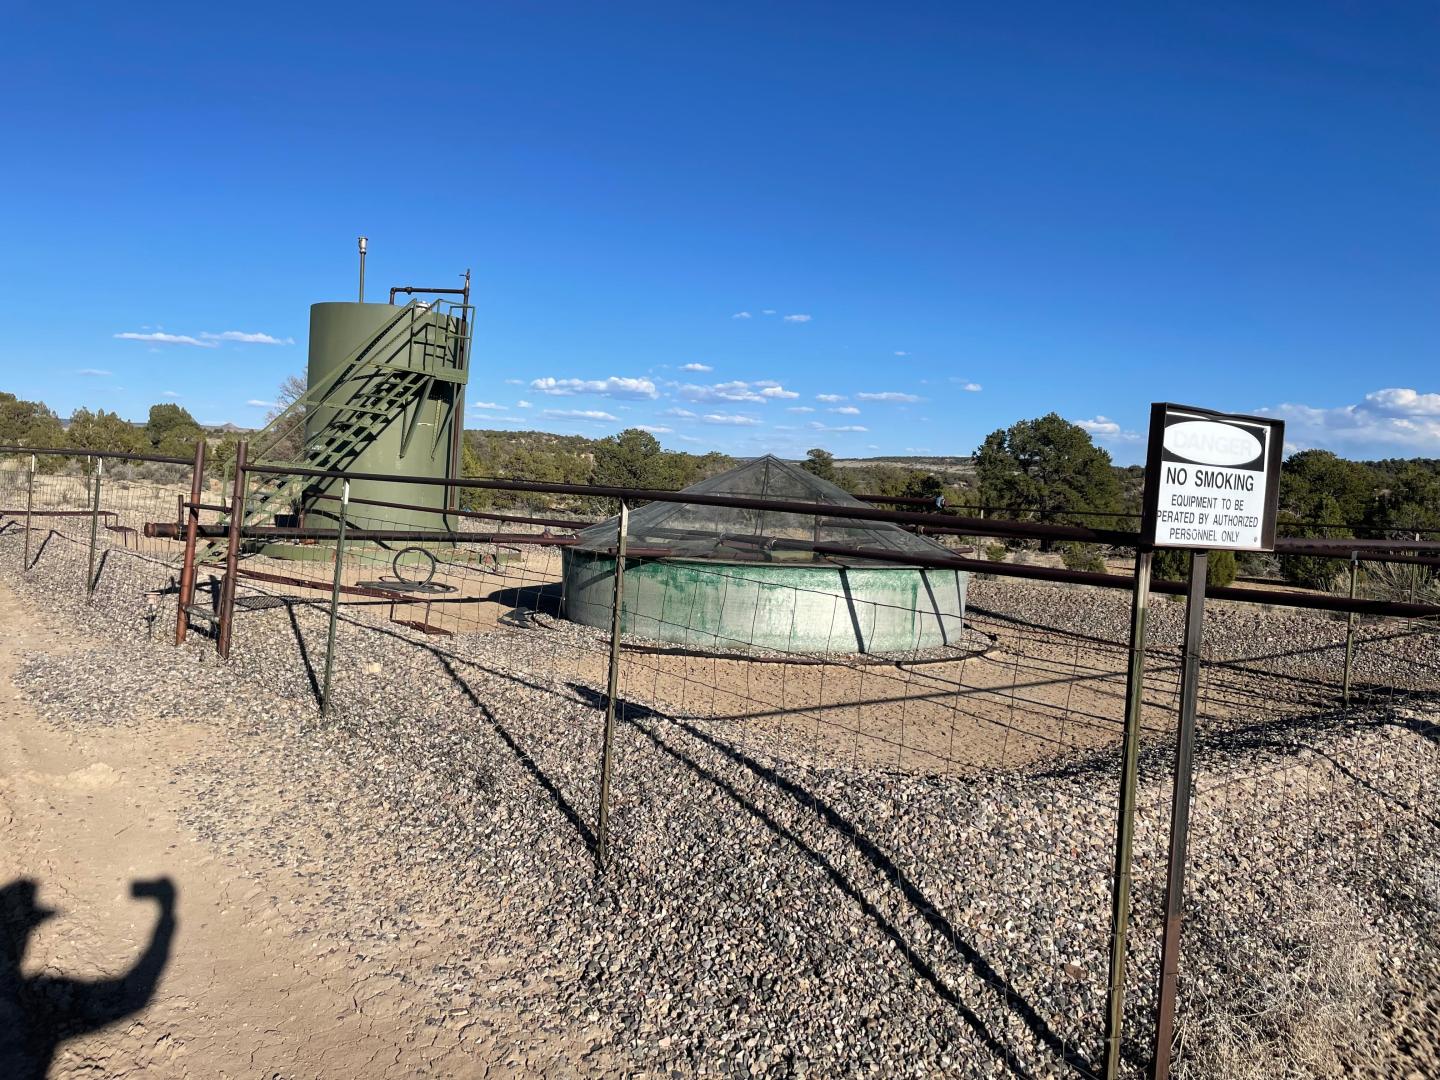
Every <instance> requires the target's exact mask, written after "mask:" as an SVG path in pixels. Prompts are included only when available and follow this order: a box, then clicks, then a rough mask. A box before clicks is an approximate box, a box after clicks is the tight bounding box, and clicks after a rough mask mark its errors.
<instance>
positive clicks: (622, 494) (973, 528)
mask: <svg viewBox="0 0 1440 1080" xmlns="http://www.w3.org/2000/svg"><path fill="white" fill-rule="evenodd" d="M247 468H248V471H250V472H254V473H264V474H266V475H273V476H311V477H315V478H317V479H321V480H378V481H381V482H385V481H393V480H403V482H404V483H407V484H430V485H434V486H440V487H445V486H449V487H458V488H479V489H482V490H486V491H519V492H532V493H534V494H541V495H583V496H589V497H591V498H601V499H622V500H625V501H627V502H631V503H634V502H673V503H689V504H692V505H695V506H730V507H734V508H736V509H738V510H768V511H772V512H774V513H780V514H804V515H807V516H812V517H824V518H837V519H852V520H859V521H888V522H891V523H892V524H895V525H921V526H924V527H925V528H926V529H928V530H930V531H933V532H937V533H938V532H944V533H953V534H956V535H962V534H966V533H980V534H982V535H989V536H1009V537H1012V538H1015V539H1038V540H1079V541H1083V542H1088V543H1096V544H1114V545H1116V546H1119V547H1133V546H1134V545H1135V544H1136V542H1137V539H1138V538H1137V536H1136V534H1135V533H1132V532H1124V531H1121V530H1116V529H1091V528H1087V527H1085V526H1081V525H1042V524H1038V523H1036V522H1030V521H1004V520H996V519H990V520H982V519H980V518H962V517H954V516H951V515H949V514H920V513H910V512H907V511H899V510H881V509H879V508H877V507H872V506H838V505H835V504H833V503H812V502H792V501H789V500H784V499H759V498H744V497H741V496H738V495H702V494H698V493H695V492H680V491H660V490H656V489H654V488H625V487H611V486H609V485H602V484H557V483H549V482H544V481H528V480H495V479H482V478H479V477H467V478H464V479H454V480H450V479H444V478H440V477H418V476H417V477H394V476H388V475H386V474H384V473H346V472H338V471H326V470H323V469H305V468H300V467H298V466H283V465H250V466H247ZM1436 549H1437V550H1440V544H1437V545H1436Z"/></svg>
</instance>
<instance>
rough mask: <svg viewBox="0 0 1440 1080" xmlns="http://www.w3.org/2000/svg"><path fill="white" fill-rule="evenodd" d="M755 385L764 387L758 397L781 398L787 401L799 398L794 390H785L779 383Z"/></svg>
mask: <svg viewBox="0 0 1440 1080" xmlns="http://www.w3.org/2000/svg"><path fill="white" fill-rule="evenodd" d="M755 385H756V386H760V387H764V389H762V390H761V391H760V396H761V397H765V398H781V399H784V400H789V399H791V398H797V397H799V396H800V395H799V394H797V393H796V392H795V391H794V390H786V389H785V388H784V387H783V386H781V385H780V384H779V383H769V384H766V383H756V384H755Z"/></svg>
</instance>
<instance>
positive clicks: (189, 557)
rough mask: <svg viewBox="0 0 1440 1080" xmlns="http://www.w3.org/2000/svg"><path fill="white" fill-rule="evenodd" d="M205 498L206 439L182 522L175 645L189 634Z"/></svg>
mask: <svg viewBox="0 0 1440 1080" xmlns="http://www.w3.org/2000/svg"><path fill="white" fill-rule="evenodd" d="M204 497H205V439H204V438H203V437H202V438H201V439H200V441H199V442H197V443H196V444H195V471H194V472H193V473H191V474H190V512H189V513H188V514H185V515H184V518H185V559H184V561H183V562H182V563H181V564H180V591H179V593H178V594H177V595H178V600H177V602H176V605H175V644H176V645H183V644H185V635H186V634H187V633H188V632H189V630H190V605H191V604H193V603H195V538H196V534H197V533H198V532H199V529H200V505H199V504H200V501H201V499H203V498H204Z"/></svg>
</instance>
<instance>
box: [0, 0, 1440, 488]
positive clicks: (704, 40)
mask: <svg viewBox="0 0 1440 1080" xmlns="http://www.w3.org/2000/svg"><path fill="white" fill-rule="evenodd" d="M108 7H109V10H108V11H105V10H102V11H101V12H99V13H98V14H97V13H95V12H85V13H84V14H79V13H77V11H75V10H67V9H65V7H64V6H62V5H25V6H24V7H20V6H18V5H16V6H13V7H12V9H11V10H10V11H8V12H7V14H6V16H5V24H6V32H5V34H4V35H3V40H0V88H3V90H4V100H5V102H6V108H5V110H4V115H3V119H0V125H3V128H4V135H5V139H4V145H5V146H6V147H8V148H9V150H10V154H8V155H7V157H8V161H7V163H6V164H5V166H4V167H3V168H0V198H3V205H4V207H5V215H4V218H5V228H4V230H3V234H0V236H3V244H4V254H3V256H0V286H3V289H4V295H5V296H6V298H7V299H8V301H9V307H10V311H11V330H10V332H9V333H7V334H6V335H5V337H4V339H3V340H0V389H6V390H9V391H11V392H14V393H18V394H20V395H21V396H22V397H32V398H33V397H38V398H42V399H44V400H45V401H47V402H48V403H50V404H51V405H52V406H53V407H54V408H56V409H57V411H60V412H61V413H68V412H69V411H70V410H72V409H73V408H75V407H77V406H81V405H89V406H92V407H93V406H104V407H107V408H114V409H116V410H118V411H119V412H120V413H121V414H122V415H126V416H129V417H137V418H140V417H143V416H144V414H145V411H146V409H147V408H148V406H149V405H150V404H152V403H153V402H156V401H162V400H175V401H179V402H181V403H182V404H184V405H185V406H186V407H187V408H189V409H190V410H191V411H192V412H193V413H194V414H195V415H196V417H197V418H199V419H200V420H202V421H205V422H222V421H227V420H228V421H234V422H237V423H241V424H253V423H255V422H257V421H258V420H259V419H260V417H261V416H262V415H263V413H264V411H265V406H264V405H263V403H264V402H266V401H268V400H270V399H272V398H273V397H274V394H275V388H276V386H277V385H278V383H279V382H280V381H281V379H283V378H284V376H286V375H287V374H289V373H291V372H298V371H302V370H303V368H304V358H305V338H306V332H307V319H308V306H309V304H310V303H312V302H315V301H319V300H332V299H349V298H351V296H352V294H353V291H354V287H355V284H354V281H355V250H354V249H355V237H356V236H357V235H359V234H361V233H364V234H366V235H368V236H369V237H370V241H371V256H370V261H369V273H368V278H369V285H370V295H371V298H375V297H376V295H377V294H380V293H381V291H382V290H383V289H384V288H385V287H387V286H388V285H391V284H401V283H408V282H416V283H420V284H446V283H452V282H458V280H459V278H458V275H459V274H460V272H462V271H463V270H464V269H465V267H466V266H470V267H472V268H473V270H474V273H475V287H476V300H477V304H478V325H477V338H476V345H475V353H474V359H475V364H474V369H475V370H474V375H473V378H472V383H471V390H470V392H469V398H470V401H471V402H472V403H473V404H474V406H475V407H473V408H471V410H470V418H469V423H470V425H471V426H482V425H483V426H494V427H506V426H508V427H520V426H524V427H539V428H546V429H549V430H554V431H564V432H581V433H585V434H591V435H598V434H606V433H609V432H612V431H615V430H618V429H619V428H621V427H626V426H636V425H647V426H649V427H651V428H653V429H655V430H656V432H657V436H658V437H659V438H660V439H661V441H662V442H663V443H665V444H666V445H668V446H671V447H674V448H677V449H710V448H718V449H723V450H727V451H732V452H737V453H752V452H758V451H762V450H774V451H776V452H780V453H787V454H798V453H803V451H804V450H805V449H806V448H808V447H810V446H816V445H822V446H826V447H828V448H830V449H831V450H833V451H834V452H836V453H837V454H842V455H867V454H875V453H882V452H883V453H968V452H970V451H972V450H973V449H974V448H975V447H976V445H977V444H978V443H979V442H980V441H981V439H983V437H984V436H985V434H986V433H987V432H989V431H991V430H993V429H994V428H996V427H999V426H1003V425H1006V424H1009V423H1010V422H1012V421H1014V420H1016V419H1020V418H1023V417H1030V416H1036V415H1040V414H1042V413H1045V412H1048V411H1051V410H1055V411H1058V412H1060V413H1061V414H1062V415H1064V416H1066V417H1068V418H1070V419H1073V420H1076V421H1083V422H1085V423H1086V424H1087V425H1088V426H1089V427H1090V428H1091V430H1092V431H1093V432H1094V433H1095V435H1096V437H1097V439H1098V440H1099V441H1100V442H1101V443H1102V445H1105V446H1107V447H1109V448H1110V449H1111V450H1112V452H1114V453H1115V455H1116V457H1117V459H1118V460H1120V461H1126V462H1129V461H1135V460H1138V458H1139V457H1140V456H1141V442H1140V433H1141V431H1142V430H1143V425H1144V423H1145V420H1146V416H1147V408H1148V404H1149V402H1151V401H1152V400H1162V399H1169V400H1178V401H1181V402H1186V403H1192V404H1198V405H1205V406H1210V407H1215V408H1222V409H1235V410H1243V411H1257V410H1267V411H1270V412H1274V413H1277V414H1279V415H1282V416H1284V417H1285V418H1286V419H1287V421H1288V422H1289V437H1290V441H1291V442H1292V444H1294V445H1295V446H1328V447H1331V448H1333V449H1336V450H1339V451H1341V452H1343V453H1347V454H1350V455H1354V456H1376V455H1384V456H1408V455H1416V454H1425V455H1435V456H1440V376H1437V365H1436V359H1437V354H1440V349H1437V346H1440V317H1437V308H1436V300H1437V291H1440V290H1437V286H1440V261H1437V260H1436V258H1435V253H1436V251H1437V250H1440V245H1437V240H1440V236H1437V233H1440V184H1437V181H1440V141H1437V136H1440V130H1437V129H1440V65H1437V64H1436V62H1435V57H1436V56H1437V55H1440V13H1437V9H1435V8H1434V7H1433V6H1432V5H1422V4H1392V3H1384V2H1377V3H1364V4H1361V3H1353V4H1330V3H1306V4H1281V3H1273V4H1248V3H1228V2H1220V3H1213V4H1205V5H1186V6H1184V7H1183V8H1182V7H1181V6H1178V5H1139V4H1137V5H1109V6H1104V5H1101V6H1094V5H1074V4H1060V3H1057V4H1013V5H969V4H958V3H936V4H918V3H917V4H883V5H882V4H865V5H861V4H834V3H831V4H806V3H788V4H783V5H776V4H746V3H736V4H726V5H714V4H712V5H698V4H690V5H686V4H674V3H667V4H661V3H655V4H631V3H616V4H603V5H602V4H563V3H552V4H543V5H542V4H539V3H489V4H477V5H456V6H453V7H450V8H446V9H445V14H444V16H443V17H441V15H440V13H439V9H435V10H433V11H432V10H431V9H417V10H414V11H409V12H407V11H405V10H404V9H397V8H395V7H394V6H393V5H386V6H384V7H380V6H375V7H373V8H371V7H368V6H367V5H365V4H347V5H344V6H335V7H333V8H331V9H329V10H325V9H324V7H323V6H322V5H318V4H317V5H287V6H284V7H278V6H276V7H267V6H266V5H263V4H247V5H194V4H187V5H184V6H178V5H177V6H174V7H172V8H169V9H166V7H165V6H164V5H125V6H121V5H109V6H108ZM456 12H458V14H456ZM124 335H134V336H124ZM147 335H170V336H173V337H174V338H177V339H180V340H162V339H153V338H151V339H147ZM247 338H248V339H249V340H246V339H247ZM270 342H274V343H270ZM256 403H261V404H256ZM490 406H494V407H493V408H492V407H490ZM486 417H488V418H489V419H488V420H485V419H484V418H486Z"/></svg>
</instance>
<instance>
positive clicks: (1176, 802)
mask: <svg viewBox="0 0 1440 1080" xmlns="http://www.w3.org/2000/svg"><path fill="white" fill-rule="evenodd" d="M1209 562H1210V556H1209V552H1205V551H1194V552H1191V554H1190V593H1189V596H1188V598H1187V600H1186V604H1185V656H1184V658H1183V659H1182V661H1181V669H1180V731H1179V738H1178V740H1177V743H1176V747H1175V791H1174V793H1173V795H1172V796H1171V800H1172V801H1171V810H1170V860H1169V862H1170V867H1169V875H1168V877H1167V879H1166V882H1165V939H1164V943H1163V945H1162V946H1161V951H1160V1011H1159V1014H1158V1015H1157V1017H1156V1020H1155V1069H1154V1072H1153V1074H1152V1076H1153V1080H1166V1078H1167V1077H1168V1076H1169V1075H1170V1046H1171V1044H1172V1043H1173V1042H1174V1039H1175V984H1176V979H1177V973H1178V972H1179V969H1180V922H1181V919H1182V918H1183V915H1184V907H1185V847H1186V844H1187V843H1188V841H1189V838H1190V788H1191V779H1192V777H1191V774H1192V773H1193V771H1194V762H1195V697H1196V692H1197V690H1198V688H1199V680H1200V650H1201V647H1202V645H1203V643H1204V640H1205V578H1206V572H1207V571H1208V569H1209Z"/></svg>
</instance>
